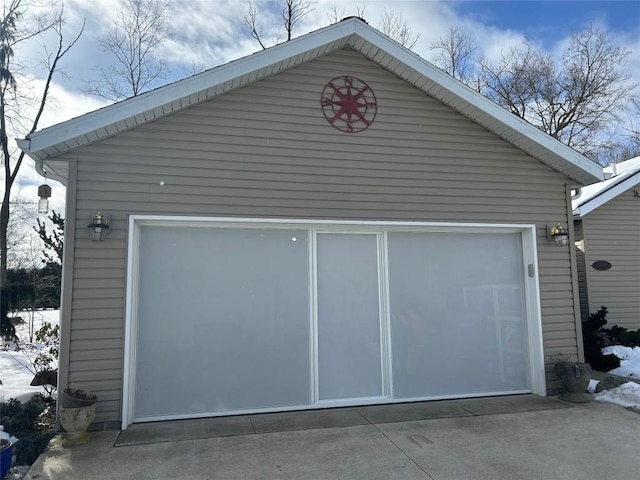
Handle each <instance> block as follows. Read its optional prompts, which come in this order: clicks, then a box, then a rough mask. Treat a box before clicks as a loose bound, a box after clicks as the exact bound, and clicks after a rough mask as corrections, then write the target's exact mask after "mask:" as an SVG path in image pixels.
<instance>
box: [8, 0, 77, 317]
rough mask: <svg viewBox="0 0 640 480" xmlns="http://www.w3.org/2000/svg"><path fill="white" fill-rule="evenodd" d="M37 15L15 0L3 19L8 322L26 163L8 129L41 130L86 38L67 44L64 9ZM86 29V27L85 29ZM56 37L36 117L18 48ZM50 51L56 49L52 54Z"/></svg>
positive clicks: (22, 132) (46, 50)
mask: <svg viewBox="0 0 640 480" xmlns="http://www.w3.org/2000/svg"><path fill="white" fill-rule="evenodd" d="M27 12H30V13H31V12H33V4H30V3H28V2H24V1H23V0H11V1H10V2H5V3H4V5H3V10H2V17H1V18H0V152H1V155H2V164H3V170H4V187H5V188H4V194H3V198H2V208H1V210H0V255H1V256H0V286H1V287H2V290H3V295H2V312H1V315H2V317H1V318H0V320H1V321H3V322H4V321H5V319H6V313H7V312H6V306H7V303H6V302H5V295H4V289H5V286H6V284H7V257H8V250H9V249H8V246H9V245H8V241H7V231H8V228H9V221H10V218H11V206H10V198H11V191H12V188H13V186H14V183H15V180H16V177H17V175H18V172H19V171H20V167H21V166H22V162H23V160H24V156H25V154H24V152H19V153H18V152H17V151H16V148H15V147H13V146H12V145H11V144H10V143H9V137H8V134H7V132H8V128H9V127H11V130H12V133H14V134H16V135H26V134H30V133H33V132H34V131H35V130H36V129H37V128H38V124H39V122H40V118H41V117H42V113H43V112H44V109H45V106H46V104H47V99H48V97H49V90H50V87H51V81H52V79H53V75H54V73H55V72H56V70H57V68H58V63H59V62H60V60H61V59H62V58H63V57H64V56H65V54H66V53H67V52H68V51H69V50H70V49H71V48H72V47H73V46H74V45H75V43H76V42H77V41H78V39H79V38H80V35H82V29H81V30H80V32H79V33H78V35H77V36H76V37H75V38H74V39H73V40H72V41H71V42H69V43H65V42H64V39H63V35H62V26H63V9H62V7H60V8H59V9H57V10H55V11H53V12H48V14H46V15H38V17H37V18H35V19H34V18H33V17H32V16H30V15H27ZM83 29H84V25H83ZM47 32H48V33H53V34H54V35H55V38H56V41H55V42H53V43H52V42H51V41H48V42H47V44H46V46H43V50H44V53H45V55H44V57H45V65H44V66H45V67H46V70H47V75H46V79H45V82H44V88H43V89H42V91H41V93H40V94H39V96H38V99H37V102H36V113H35V115H34V116H33V117H30V116H29V115H28V112H27V111H26V110H27V109H28V108H29V107H31V105H30V103H29V97H28V96H27V95H25V94H23V93H22V92H21V89H20V85H19V84H18V81H17V80H16V75H17V70H16V68H17V67H16V65H17V61H16V60H15V59H14V50H15V47H16V46H18V45H20V44H21V43H24V42H25V41H26V40H29V39H33V38H34V37H40V36H42V35H43V34H45V33H47ZM49 48H52V49H51V50H49ZM31 90H33V89H31Z"/></svg>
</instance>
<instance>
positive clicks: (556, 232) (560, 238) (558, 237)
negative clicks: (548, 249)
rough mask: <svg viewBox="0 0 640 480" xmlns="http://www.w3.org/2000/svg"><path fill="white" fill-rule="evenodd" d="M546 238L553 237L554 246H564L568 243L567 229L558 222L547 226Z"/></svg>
mask: <svg viewBox="0 0 640 480" xmlns="http://www.w3.org/2000/svg"><path fill="white" fill-rule="evenodd" d="M547 238H548V239H549V240H552V239H553V243H555V245H556V247H566V246H567V245H569V230H567V229H566V228H564V227H563V226H562V225H560V224H557V225H555V226H553V227H551V226H547Z"/></svg>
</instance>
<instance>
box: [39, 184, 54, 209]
mask: <svg viewBox="0 0 640 480" xmlns="http://www.w3.org/2000/svg"><path fill="white" fill-rule="evenodd" d="M38 196H39V197H40V200H39V201H38V213H47V212H48V211H49V197H51V187H50V186H49V185H47V184H46V183H44V184H42V185H40V186H39V187H38Z"/></svg>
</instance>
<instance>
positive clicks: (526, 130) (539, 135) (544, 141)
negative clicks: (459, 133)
mask: <svg viewBox="0 0 640 480" xmlns="http://www.w3.org/2000/svg"><path fill="white" fill-rule="evenodd" d="M356 33H357V34H358V35H359V36H360V37H362V38H363V39H365V40H367V41H368V42H370V43H372V44H374V45H376V46H378V47H379V48H381V49H383V50H385V51H386V52H387V53H388V54H389V55H392V56H393V57H395V58H396V59H398V60H400V62H402V63H404V64H405V65H407V66H408V67H409V68H412V69H414V70H415V71H417V72H418V73H420V74H421V75H423V76H424V77H426V78H427V79H429V80H431V81H432V82H434V83H436V84H438V85H439V86H440V87H441V88H444V89H445V90H447V91H448V92H450V93H451V94H453V95H455V96H456V97H458V98H460V99H461V100H463V101H464V102H466V103H467V104H469V105H472V106H473V107H475V108H476V109H477V111H478V116H480V115H482V114H485V115H488V116H489V117H491V118H493V119H494V120H496V121H498V122H499V123H501V124H503V125H506V126H507V127H509V128H510V129H511V130H512V131H513V132H515V133H518V134H520V135H523V136H525V137H527V138H529V139H531V140H532V141H533V142H535V143H537V144H539V145H540V146H542V147H543V148H545V149H546V150H548V151H550V152H552V153H554V154H555V155H558V156H560V157H562V158H563V159H565V160H566V161H569V162H570V163H572V164H574V165H575V166H576V167H578V168H579V169H580V170H583V171H585V172H586V173H587V174H586V175H580V178H578V179H579V180H580V181H581V182H583V183H591V182H593V181H600V180H603V179H604V176H603V173H602V167H601V166H600V165H599V164H597V163H596V162H594V161H592V160H590V159H588V158H587V157H585V156H584V155H582V154H580V153H578V152H577V151H575V150H574V149H572V148H571V147H568V146H567V145H565V144H563V143H562V142H560V141H559V140H556V139H555V138H553V137H551V136H550V135H548V134H547V133H545V132H543V131H542V130H540V129H538V128H536V127H534V126H533V125H531V124H530V123H528V122H527V121H525V120H524V119H522V118H520V117H518V116H517V115H515V114H513V113H511V112H509V111H508V110H506V109H504V108H503V107H501V106H499V105H498V104H496V103H494V102H493V101H491V100H489V99H488V98H486V97H484V96H483V95H480V94H479V93H478V92H476V91H475V90H473V89H472V88H470V87H468V86H467V85H465V84H464V83H462V82H460V81H458V80H456V79H455V78H453V77H452V76H451V75H449V74H447V73H445V72H444V71H443V70H440V69H439V68H437V67H436V66H434V65H432V64H431V63H429V62H427V61H425V60H424V59H423V58H421V57H420V56H418V55H417V54H415V53H413V52H412V51H410V50H408V49H406V48H404V47H402V46H401V45H400V44H398V43H396V42H394V41H392V40H390V39H389V38H387V37H385V36H384V35H383V34H381V33H380V32H378V31H377V30H374V29H372V28H370V27H368V26H366V25H363V24H356ZM423 90H425V89H424V88H423ZM427 93H428V92H427ZM438 97H443V95H442V94H440V95H438ZM440 99H441V100H442V98H440ZM458 110H460V109H458ZM468 116H470V115H468ZM471 117H472V118H473V116H472V115H471ZM475 120H476V121H478V123H480V124H482V123H483V122H481V121H479V120H478V119H477V118H476V119H475ZM484 123H486V122H484Z"/></svg>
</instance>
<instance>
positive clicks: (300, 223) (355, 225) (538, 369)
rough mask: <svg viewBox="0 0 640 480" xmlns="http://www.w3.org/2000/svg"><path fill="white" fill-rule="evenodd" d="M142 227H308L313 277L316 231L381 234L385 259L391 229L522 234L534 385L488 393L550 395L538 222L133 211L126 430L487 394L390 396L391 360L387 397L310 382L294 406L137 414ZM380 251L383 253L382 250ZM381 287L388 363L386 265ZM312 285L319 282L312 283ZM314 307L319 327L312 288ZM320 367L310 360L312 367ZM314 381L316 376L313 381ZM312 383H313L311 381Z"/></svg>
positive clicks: (383, 346) (384, 350)
mask: <svg viewBox="0 0 640 480" xmlns="http://www.w3.org/2000/svg"><path fill="white" fill-rule="evenodd" d="M143 226H174V227H175V226H179V227H194V226H196V227H203V228H206V227H209V228H238V227H241V228H264V229H291V228H292V227H296V228H306V229H309V230H310V233H311V236H310V237H309V238H310V244H311V246H310V259H311V260H310V261H311V262H312V263H311V268H312V273H310V275H311V281H312V282H314V281H315V280H314V276H313V271H315V264H314V263H313V262H315V260H314V258H315V256H316V255H315V246H314V241H315V233H316V232H318V231H321V232H332V233H333V232H335V233H338V232H341V233H346V234H349V233H370V234H376V235H377V236H378V258H379V261H380V260H385V259H386V258H385V256H384V255H385V253H384V252H385V251H386V250H385V247H386V234H387V232H393V231H403V232H434V233H436V232H437V233H441V232H450V233H470V234H472V233H494V234H505V233H520V234H521V238H522V252H523V259H522V260H523V263H522V268H523V272H524V275H523V279H524V290H525V301H526V305H525V308H526V316H527V332H528V338H529V340H528V342H529V344H528V349H529V373H530V387H531V390H527V391H522V390H517V391H508V392H490V393H486V395H495V394H511V393H534V394H537V395H543V396H544V395H546V385H545V365H544V353H543V341H542V318H541V307H540V292H539V285H538V282H539V279H538V275H537V269H534V275H533V276H530V275H529V268H528V266H529V265H534V266H535V265H537V253H536V243H535V235H536V228H535V225H528V224H519V225H514V224H479V223H470V224H463V223H438V222H371V221H337V220H336V221H333V220H291V219H257V218H254V219H247V218H242V219H240V218H220V217H216V218H201V217H179V216H148V215H132V216H130V218H129V236H128V248H129V251H128V259H127V289H126V292H127V299H126V317H125V352H124V377H123V398H122V401H123V406H122V429H123V430H124V429H126V428H127V427H128V426H129V425H131V424H132V423H134V422H136V421H155V420H167V419H178V418H197V417H205V416H221V415H231V414H241V413H258V412H268V411H286V410H300V409H307V408H309V409H313V408H322V407H338V406H348V405H364V404H376V403H399V402H410V401H417V400H430V399H440V398H464V397H472V396H483V395H485V394H484V393H482V392H480V393H478V394H461V395H445V396H437V397H428V398H427V397H424V398H422V397H421V398H411V399H408V398H407V399H405V398H402V399H394V398H392V394H393V392H392V391H390V389H392V382H391V380H392V378H391V375H392V372H391V371H392V368H391V366H390V365H389V364H388V363H385V364H383V365H382V375H383V379H385V380H386V381H385V383H384V385H390V387H389V388H388V389H385V387H384V385H383V393H384V394H385V395H386V396H384V397H375V398H374V397H371V398H361V399H345V400H335V401H334V400H332V401H322V402H320V401H318V400H319V399H318V398H316V397H317V396H318V385H317V384H315V383H314V384H313V385H312V386H311V389H312V390H311V392H310V395H311V396H310V398H311V399H315V402H316V403H312V404H311V405H302V406H296V407H285V408H266V409H255V410H250V411H248V410H247V411H244V410H243V411H228V412H214V413H204V414H185V415H178V416H176V415H171V416H168V417H165V416H162V417H153V418H144V419H134V415H133V405H134V400H135V391H134V390H135V365H136V363H135V361H136V321H135V316H136V310H137V305H136V299H137V286H138V268H137V265H138V261H139V259H138V251H139V236H140V229H141V227H143ZM381 252H382V253H381ZM379 276H380V278H379V285H380V286H379V289H380V297H381V298H380V301H381V304H380V307H381V310H380V316H381V318H382V319H383V321H382V322H381V329H383V330H384V331H381V334H383V337H382V338H381V351H382V354H383V359H382V361H383V362H385V359H386V358H387V357H390V345H389V339H388V335H389V334H390V330H389V328H390V326H389V325H390V322H388V321H385V319H386V320H388V316H389V309H388V305H389V299H388V298H387V297H388V293H389V288H388V278H387V271H386V264H385V265H384V266H383V268H381V269H380V270H379ZM310 285H311V288H312V290H313V289H315V288H316V286H315V285H314V284H313V283H311V284H310ZM309 295H310V300H311V301H310V306H311V311H310V314H311V322H312V323H311V327H312V329H315V328H316V325H315V323H314V322H317V319H316V312H315V308H316V304H315V300H314V295H315V294H314V292H313V291H310V292H309ZM315 337H316V338H312V339H310V341H311V342H312V344H311V347H312V353H311V355H312V356H313V357H314V358H313V360H314V364H316V362H317V359H316V358H315V357H316V356H317V344H316V343H315V342H316V341H317V335H316V336H315ZM314 368H316V367H315V365H313V364H312V369H314ZM312 373H313V374H314V379H317V372H315V370H314V371H313V372H312ZM315 381H316V380H314V382H315ZM312 383H313V382H312Z"/></svg>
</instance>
